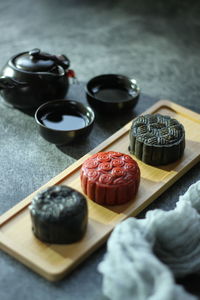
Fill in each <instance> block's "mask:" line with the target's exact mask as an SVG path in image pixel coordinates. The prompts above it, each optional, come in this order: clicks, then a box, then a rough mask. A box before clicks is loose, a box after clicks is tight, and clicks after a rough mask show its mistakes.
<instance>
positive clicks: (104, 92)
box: [95, 88, 132, 102]
mask: <svg viewBox="0 0 200 300" xmlns="http://www.w3.org/2000/svg"><path fill="white" fill-rule="evenodd" d="M95 97H96V98H98V99H99V100H102V101H108V102H123V101H127V100H129V99H132V95H131V94H129V93H128V91H127V90H125V89H124V90H123V89H118V88H100V89H99V90H97V91H96V92H95Z"/></svg>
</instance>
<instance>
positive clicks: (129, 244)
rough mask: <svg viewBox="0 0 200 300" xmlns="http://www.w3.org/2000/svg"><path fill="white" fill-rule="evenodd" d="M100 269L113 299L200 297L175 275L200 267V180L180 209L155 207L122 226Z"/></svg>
mask: <svg viewBox="0 0 200 300" xmlns="http://www.w3.org/2000/svg"><path fill="white" fill-rule="evenodd" d="M98 270H99V271H100V272H101V273H102V275H103V293H104V294H105V295H106V296H107V297H108V298H109V299H115V300H118V299H119V300H121V299H123V298H124V299H126V300H129V299H137V300H143V299H144V300H148V299H149V300H175V299H176V300H178V299H182V300H186V299H187V300H189V299H197V298H196V297H194V296H192V295H190V294H188V293H187V292H186V291H185V290H184V289H183V288H182V287H181V286H179V285H177V284H176V283H175V281H174V276H176V277H182V276H185V275H187V274H190V273H194V272H200V181H198V182H197V183H195V184H193V185H192V186H191V187H190V188H189V189H188V191H187V192H186V193H185V194H184V195H183V196H181V197H180V198H179V201H178V202H177V205H176V208H175V209H174V210H172V211H168V212H167V211H163V210H161V209H156V210H152V211H149V212H148V213H147V214H146V217H145V219H135V218H129V219H127V220H126V221H124V222H122V223H121V224H119V225H118V226H116V228H115V230H114V231H113V233H112V234H111V237H110V238H109V240H108V246H107V253H106V255H105V257H104V260H103V261H102V262H101V263H100V265H99V267H98Z"/></svg>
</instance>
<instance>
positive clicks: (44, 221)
mask: <svg viewBox="0 0 200 300" xmlns="http://www.w3.org/2000/svg"><path fill="white" fill-rule="evenodd" d="M29 210H30V215H31V220H32V230H33V233H34V235H35V236H36V237H37V238H38V239H40V240H41V241H43V242H47V243H57V244H68V243H73V242H76V241H78V240H80V239H81V238H82V237H83V235H84V234H85V231H86V228H87V222H88V208H87V201H86V198H85V196H84V195H82V194H81V193H79V192H78V191H76V190H74V189H72V188H71V187H68V186H64V185H57V186H52V187H49V188H47V189H45V190H43V191H41V192H39V193H38V194H36V196H35V197H34V198H33V200H32V203H31V205H30V206H29Z"/></svg>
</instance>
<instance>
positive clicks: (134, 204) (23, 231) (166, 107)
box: [0, 101, 200, 281]
mask: <svg viewBox="0 0 200 300" xmlns="http://www.w3.org/2000/svg"><path fill="white" fill-rule="evenodd" d="M146 113H161V114H166V115H170V116H172V117H174V118H176V119H177V120H178V121H180V122H181V123H182V124H183V125H184V127H185V131H186V148H185V152H184V156H183V157H182V159H181V160H179V161H177V162H175V163H173V164H169V165H167V166H165V167H153V166H149V165H146V164H144V163H142V162H140V161H138V164H139V167H140V170H141V183H140V187H139V191H138V194H137V196H136V198H135V199H134V200H133V201H131V202H129V203H128V204H125V205H120V206H114V207H105V206H100V205H98V204H96V203H94V202H93V201H91V200H90V199H88V206H89V224H88V229H87V232H86V235H85V236H84V238H83V239H82V240H81V241H80V242H77V243H74V244H71V245H55V244H45V243H42V242H40V241H39V240H38V239H36V238H35V237H34V235H33V233H32V230H31V220H30V216H29V210H28V205H29V204H30V202H31V199H32V197H33V196H34V194H35V193H36V192H38V191H39V190H41V189H43V188H45V187H47V186H51V185H54V184H65V185H69V186H71V187H73V188H75V189H77V190H79V191H81V192H82V190H81V185H80V178H79V176H80V168H81V165H82V163H83V162H84V161H85V159H86V158H88V157H89V156H90V155H92V154H94V153H96V152H99V151H110V150H113V151H119V152H123V153H126V154H129V152H128V145H129V137H128V134H129V129H130V126H131V123H132V121H131V122H129V123H128V124H127V125H125V126H124V127H123V128H121V129H120V130H119V131H117V132H116V133H115V134H114V135H112V136H111V137H110V138H108V139H107V140H105V141H104V142H103V143H102V144H100V145H99V146H98V147H96V148H95V149H93V150H92V151H91V152H89V153H88V154H86V155H85V156H83V157H82V158H81V159H79V160H78V161H77V162H75V163H74V164H73V165H71V166H70V167H69V168H67V169H66V170H64V171H63V172H62V173H60V174H59V175H57V176H56V177H54V178H53V179H52V180H50V181H49V182H48V183H47V184H45V185H44V186H42V187H41V188H40V189H39V190H38V191H36V192H34V193H33V194H31V195H30V196H28V197H27V198H26V199H24V200H23V201H21V202H20V203H18V204H17V205H16V206H14V207H13V208H12V209H10V210H9V211H7V212H6V213H5V214H3V215H2V216H1V217H0V248H1V249H2V250H4V251H5V252H7V253H9V254H10V255H12V256H13V257H15V258H16V259H18V260H19V261H21V262H22V263H23V264H25V265H26V266H28V267H30V268H31V269H32V270H34V271H36V272H37V273H39V274H40V275H42V276H44V277H45V278H47V279H48V280H51V281H56V280H59V279H61V278H62V277H64V275H66V274H67V273H69V272H70V271H71V270H72V269H74V268H75V267H76V266H77V265H78V264H79V263H80V262H81V261H83V260H84V259H85V258H86V257H88V256H89V255H90V254H91V253H92V252H93V251H94V250H95V249H97V248H98V247H99V246H100V245H101V244H103V243H104V242H105V241H106V239H107V238H108V236H109V234H110V233H111V231H112V230H113V228H114V227H115V225H116V224H117V223H119V222H121V221H122V220H124V219H126V218H127V217H129V216H136V215H137V214H138V213H139V212H141V211H142V210H143V209H144V208H145V207H147V206H148V205H149V204H150V203H151V202H152V201H153V200H155V199H156V198H157V197H158V196H159V195H161V194H162V193H163V192H164V191H165V190H166V189H167V188H169V187H170V186H171V185H172V184H173V183H174V182H175V181H176V180H177V179H179V178H180V177H181V176H182V175H183V174H184V173H186V172H187V171H188V170H189V169H190V168H192V166H194V165H195V164H196V163H197V162H198V161H199V160H200V115H199V114H197V113H194V112H192V111H190V110H188V109H186V108H183V107H181V106H179V105H177V104H175V103H173V102H170V101H159V102H157V103H156V104H155V105H153V106H152V107H151V108H149V109H148V110H147V111H145V112H144V114H146ZM133 158H135V157H134V156H133Z"/></svg>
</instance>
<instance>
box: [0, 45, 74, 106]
mask: <svg viewBox="0 0 200 300" xmlns="http://www.w3.org/2000/svg"><path fill="white" fill-rule="evenodd" d="M69 65H70V61H69V59H68V58H67V57H66V56H65V55H60V56H55V55H51V54H48V53H45V52H41V51H40V49H33V50H31V51H29V52H22V53H19V54H17V55H15V56H13V57H11V58H10V60H9V61H8V62H7V64H6V65H5V66H4V68H3V69H2V71H1V73H0V76H1V77H0V94H1V96H2V97H3V98H4V100H5V101H6V102H7V103H9V104H11V105H12V106H14V107H16V108H20V109H36V108H37V107H38V106H40V105H41V104H42V103H44V102H46V101H50V100H54V99H59V98H63V97H64V96H65V94H66V92H67V90H68V87H69V80H68V68H69Z"/></svg>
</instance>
